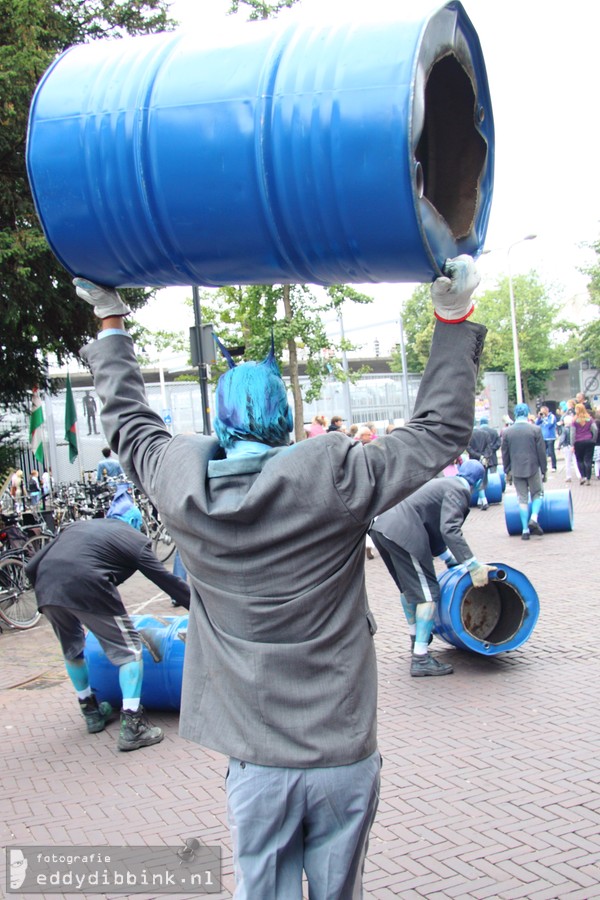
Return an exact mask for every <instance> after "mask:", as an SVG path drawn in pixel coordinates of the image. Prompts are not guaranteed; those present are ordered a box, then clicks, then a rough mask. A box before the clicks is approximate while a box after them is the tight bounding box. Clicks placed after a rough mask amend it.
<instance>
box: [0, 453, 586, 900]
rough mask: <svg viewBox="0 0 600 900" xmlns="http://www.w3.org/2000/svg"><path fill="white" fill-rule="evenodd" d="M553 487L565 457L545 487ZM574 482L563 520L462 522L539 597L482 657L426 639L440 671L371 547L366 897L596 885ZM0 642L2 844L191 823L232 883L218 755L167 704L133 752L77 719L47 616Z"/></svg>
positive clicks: (173, 840)
mask: <svg viewBox="0 0 600 900" xmlns="http://www.w3.org/2000/svg"><path fill="white" fill-rule="evenodd" d="M561 469H562V466H561ZM563 487H564V483H563V475H562V471H561V470H559V473H558V474H557V475H555V476H550V482H549V484H548V489H549V490H552V489H557V488H563ZM572 495H573V501H574V508H575V520H574V521H575V528H574V530H573V532H570V533H557V534H547V535H545V536H544V537H543V538H532V539H531V540H530V541H529V542H528V543H525V542H522V541H520V540H519V538H518V537H510V536H509V535H508V534H507V532H506V528H505V525H504V516H503V512H502V508H501V506H494V507H492V508H491V509H490V510H489V511H488V512H486V513H483V512H480V511H479V510H476V509H474V510H472V512H471V515H470V516H469V519H468V520H467V523H466V527H465V533H466V535H467V538H468V539H469V541H470V542H471V545H472V547H473V549H474V551H475V552H476V554H477V555H478V556H479V558H481V559H483V560H486V561H495V562H504V563H506V564H508V565H511V566H513V567H514V568H516V569H520V570H521V571H523V572H524V573H525V574H526V575H527V577H528V578H529V579H530V581H531V582H532V584H533V585H534V587H535V589H536V590H537V592H538V594H539V597H540V604H541V613H540V619H539V622H538V625H537V627H536V629H535V631H534V633H533V635H532V636H531V638H530V640H529V641H528V642H527V643H526V644H525V645H523V646H522V647H521V648H519V649H518V650H516V651H513V652H511V653H508V654H500V655H499V656H496V657H492V658H483V657H481V656H478V655H476V654H471V653H467V652H463V651H460V650H457V649H454V648H447V647H446V645H444V644H442V643H441V642H440V641H438V640H436V641H435V642H434V644H433V649H434V650H435V652H436V653H438V654H439V656H440V657H441V658H444V659H448V660H451V661H452V663H453V665H454V667H455V674H454V675H453V676H450V677H447V678H441V679H411V678H410V677H409V676H408V668H409V651H408V647H407V645H408V640H407V637H406V630H405V626H404V624H403V620H402V615H401V611H400V607H399V604H398V601H397V597H396V594H395V589H394V587H393V584H392V582H391V580H390V578H389V576H388V575H387V572H386V571H385V569H384V567H383V565H382V563H381V561H380V560H379V559H378V558H376V559H374V560H372V561H370V562H368V563H367V581H368V588H369V595H370V598H371V605H372V607H373V609H374V612H375V614H376V617H377V620H378V624H379V631H378V633H377V635H376V642H377V651H378V659H379V682H380V696H379V723H380V725H379V733H380V746H381V751H382V753H383V756H384V768H383V773H382V797H381V804H380V808H379V813H378V816H377V820H376V822H375V825H374V827H373V831H372V835H371V843H370V850H369V857H368V861H367V867H366V876H365V886H366V896H368V897H372V898H377V900H386V898H392V897H401V898H405V900H412V898H427V900H446V898H457V900H467V898H474V900H486V898H499V900H517V898H527V900H592V898H600V740H599V739H600V725H599V723H598V705H599V704H598V700H599V688H598V684H599V678H598V676H599V675H600V663H599V660H598V653H597V643H598V641H597V637H596V635H595V631H594V629H595V626H596V623H597V621H598V613H599V612H600V609H599V607H600V597H599V592H598V589H597V587H596V579H595V577H594V576H595V570H594V562H595V560H596V559H597V556H596V553H597V531H598V527H597V525H598V516H599V512H600V482H594V483H593V484H592V485H591V486H590V487H582V486H580V485H579V484H576V483H575V484H573V485H572ZM123 594H124V597H125V598H126V602H127V605H128V608H129V610H130V611H131V612H136V611H142V609H143V611H144V612H149V611H152V612H160V613H167V614H171V609H170V606H169V605H168V602H167V601H166V599H165V598H164V597H161V596H160V595H159V596H157V595H156V593H155V588H154V586H153V585H152V584H150V583H149V582H147V581H146V580H145V579H143V578H142V577H141V576H134V578H132V579H130V581H129V582H128V583H127V584H126V585H125V586H124V590H123ZM584 611H585V615H583V612H584ZM0 648H1V651H2V676H1V677H2V680H1V682H0V709H1V710H2V724H1V726H0V727H1V729H2V733H3V754H2V758H3V773H2V788H1V791H0V811H1V813H2V815H1V819H2V828H3V835H4V839H3V841H2V843H3V844H5V843H23V844H44V843H48V844H60V843H63V844H84V845H93V844H97V845H99V846H102V845H111V844H112V845H114V844H126V845H134V844H163V843H165V844H179V843H180V842H181V841H183V840H184V839H185V838H188V837H200V838H201V839H202V840H203V841H205V842H207V843H211V842H212V843H219V844H221V845H222V847H223V854H224V868H223V892H222V893H221V894H219V895H216V896H219V897H223V898H225V897H230V896H231V893H232V890H233V877H232V870H231V855H230V844H229V836H228V832H227V827H226V820H225V812H224V792H223V775H224V771H225V760H224V758H223V757H222V756H220V755H219V754H217V753H212V752H209V751H204V750H203V749H201V748H199V747H196V746H194V745H192V744H190V743H188V742H186V741H183V740H182V739H181V738H179V736H178V735H177V716H176V714H173V713H155V714H153V716H152V718H153V719H154V720H155V721H156V722H157V723H158V724H160V725H161V726H162V727H163V728H164V729H165V731H166V738H165V740H164V741H163V743H162V744H160V745H158V746H156V747H151V748H147V749H145V750H140V751H136V752H135V753H131V754H123V753H119V752H118V751H117V750H116V747H115V739H116V726H115V725H112V726H109V727H108V728H107V730H106V731H105V732H103V733H101V734H99V735H87V734H86V733H85V732H84V730H83V722H82V719H81V717H80V715H79V712H78V710H77V707H76V704H75V703H74V698H73V694H72V691H71V688H70V686H69V684H68V683H67V682H66V680H65V679H64V675H63V671H62V663H61V658H60V654H58V653H57V649H56V645H55V642H54V637H53V635H52V633H51V632H50V629H49V628H48V626H47V625H46V624H45V623H43V624H41V625H39V626H37V627H36V628H35V629H33V630H32V631H29V632H12V633H4V634H2V635H0ZM1 862H2V867H3V864H4V860H3V859H2V861H1ZM3 877H4V876H3V872H2V873H1V874H0V878H1V879H2V882H1V883H2V884H3V883H4V881H3ZM32 896H33V895H32ZM37 896H38V897H39V896H40V895H37ZM48 896H56V895H48ZM72 896H76V895H72ZM77 896H81V895H77ZM90 896H91V895H90ZM121 896H122V895H121ZM146 896H148V897H151V896H154V895H151V894H148V895H146ZM213 896H215V895H213Z"/></svg>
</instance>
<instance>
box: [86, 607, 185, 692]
mask: <svg viewBox="0 0 600 900" xmlns="http://www.w3.org/2000/svg"><path fill="white" fill-rule="evenodd" d="M188 618H189V617H188V616H152V615H146V616H132V617H131V620H132V622H133V624H134V626H135V628H136V630H137V631H138V633H139V634H140V637H141V638H142V642H143V650H142V659H143V662H144V679H143V682H142V704H143V705H144V706H145V707H146V708H147V709H174V710H178V709H179V707H180V704H181V682H182V678H183V657H184V652H185V638H186V635H187V626H188ZM85 658H86V660H87V664H88V669H89V673H90V685H91V686H92V689H93V690H94V691H95V692H96V695H97V697H98V699H99V700H108V702H109V703H111V704H112V706H114V707H115V708H116V709H119V708H120V706H121V689H120V687H119V669H118V667H117V666H115V665H114V664H113V663H111V662H110V660H109V659H108V657H107V656H105V654H104V650H103V649H102V647H101V646H100V644H99V643H98V640H97V638H96V637H95V636H94V635H93V634H92V633H91V631H90V632H88V634H87V637H86V640H85Z"/></svg>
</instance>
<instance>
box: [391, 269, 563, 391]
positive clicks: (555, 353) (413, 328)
mask: <svg viewBox="0 0 600 900" xmlns="http://www.w3.org/2000/svg"><path fill="white" fill-rule="evenodd" d="M552 293H553V291H552V289H551V288H548V287H547V286H545V285H544V284H542V282H541V281H540V279H539V277H538V276H537V274H536V273H535V272H530V273H529V274H527V275H520V276H517V277H516V278H513V294H514V297H515V309H516V318H517V323H518V343H519V362H520V366H521V378H522V382H523V394H524V396H525V398H526V399H527V400H529V401H530V400H531V399H532V398H535V397H537V396H539V395H540V394H543V392H544V389H545V386H546V382H547V381H548V379H549V378H550V377H551V375H552V372H553V371H554V369H555V368H557V367H558V366H559V365H561V364H562V363H564V362H567V361H568V359H569V357H570V356H571V355H572V351H573V346H574V342H575V341H576V337H575V333H576V329H575V326H574V325H573V324H572V323H570V322H566V321H564V320H561V319H559V308H560V304H559V303H558V302H557V301H556V300H553V299H552ZM474 318H475V319H476V321H477V322H481V323H482V324H483V325H485V326H486V327H487V329H488V334H487V337H486V341H485V348H484V352H483V355H482V358H481V372H484V371H490V372H505V373H506V374H507V375H508V380H509V390H510V392H511V394H512V396H513V397H514V395H515V364H514V351H513V339H512V321H511V314H510V292H509V284H508V278H502V279H500V280H499V281H498V282H497V283H496V285H495V286H494V287H493V288H491V289H490V290H487V291H485V292H484V293H483V294H481V295H479V296H478V298H477V305H476V311H475V315H474ZM403 322H404V335H405V344H406V362H407V367H408V371H409V372H417V373H420V372H422V371H423V370H424V368H425V364H426V363H427V359H428V357H429V348H430V346H431V338H432V335H433V327H434V324H435V318H434V315H433V307H432V304H431V297H430V292H429V285H426V284H423V285H419V287H418V288H417V289H416V290H415V291H414V292H413V294H412V295H411V297H410V299H409V300H408V301H407V303H406V305H405V308H404V313H403ZM390 368H391V369H392V371H402V363H401V358H400V351H399V349H398V350H397V351H396V352H395V353H394V354H393V356H392V363H391V365H390Z"/></svg>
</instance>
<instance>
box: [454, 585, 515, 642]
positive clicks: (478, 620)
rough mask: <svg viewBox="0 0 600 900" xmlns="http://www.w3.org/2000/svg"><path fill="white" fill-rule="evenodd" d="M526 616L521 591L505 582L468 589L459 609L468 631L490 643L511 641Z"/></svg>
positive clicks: (477, 638) (462, 621) (478, 638)
mask: <svg viewBox="0 0 600 900" xmlns="http://www.w3.org/2000/svg"><path fill="white" fill-rule="evenodd" d="M525 613H526V606H525V601H524V600H523V597H522V596H521V594H520V593H519V591H518V590H517V589H516V588H515V587H513V586H512V585H510V584H507V583H506V582H502V581H491V582H490V583H489V584H487V585H486V586H485V587H479V588H475V587H472V588H469V589H468V590H467V591H466V593H465V595H464V597H463V599H462V603H461V608H460V617H461V623H462V625H463V628H464V629H465V631H466V632H467V633H468V634H470V635H471V636H472V637H474V638H475V639H476V640H478V641H484V642H486V643H488V644H503V643H506V642H507V641H510V640H512V639H513V638H514V637H515V635H516V634H517V633H518V631H519V629H520V628H521V626H522V625H523V621H524V618H525Z"/></svg>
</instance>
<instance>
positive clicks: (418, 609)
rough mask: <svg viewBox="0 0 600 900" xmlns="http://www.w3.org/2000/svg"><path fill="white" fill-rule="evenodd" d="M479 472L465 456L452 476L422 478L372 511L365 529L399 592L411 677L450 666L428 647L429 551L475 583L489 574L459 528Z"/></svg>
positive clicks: (436, 594)
mask: <svg viewBox="0 0 600 900" xmlns="http://www.w3.org/2000/svg"><path fill="white" fill-rule="evenodd" d="M484 475H485V470H484V468H483V466H482V464H481V463H480V462H477V461H476V460H474V459H472V460H468V461H467V462H464V463H463V464H462V465H461V466H460V467H459V470H458V474H457V475H452V476H450V477H449V478H434V479H433V480H432V481H429V482H427V484H424V485H423V487H421V488H419V490H418V491H415V492H414V494H411V495H410V497H408V498H407V499H406V500H402V501H401V502H400V503H398V504H397V505H396V506H393V507H392V508H391V509H388V510H387V512H384V513H383V515H382V516H378V517H377V519H376V520H375V522H374V523H373V526H372V528H371V537H372V538H373V542H374V544H375V546H376V547H377V549H378V550H379V553H380V554H381V558H382V559H383V561H384V563H385V565H386V567H387V570H388V572H389V573H390V575H391V576H392V578H393V579H394V582H395V584H396V587H397V588H398V590H399V591H400V601H401V603H402V608H403V609H404V614H405V616H406V621H407V622H408V628H409V634H410V642H411V647H412V659H411V664H410V674H411V675H412V677H413V678H419V677H423V676H429V675H451V674H452V672H453V671H454V670H453V668H452V666H451V665H450V664H449V663H443V662H440V661H439V660H438V659H436V658H435V657H434V656H431V655H430V653H429V652H428V645H429V643H430V641H431V635H432V632H433V624H434V616H435V606H436V603H438V602H439V599H440V586H439V583H438V580H437V576H436V573H435V568H434V564H433V558H434V556H439V557H440V559H442V560H443V561H444V562H445V563H446V565H447V566H448V568H452V567H453V566H458V565H464V566H466V567H467V569H468V571H469V574H470V576H471V581H472V582H473V584H474V585H475V587H483V586H484V585H486V584H487V583H488V577H489V573H490V572H491V571H492V570H494V569H495V568H496V567H495V566H486V565H483V564H482V563H480V562H478V560H477V559H476V558H475V555H474V554H473V551H472V550H471V548H470V547H469V545H468V544H467V542H466V540H465V537H464V535H463V533H462V526H463V523H464V521H465V519H466V518H467V516H468V515H469V510H470V506H471V492H472V491H478V490H479V487H480V486H481V484H482V482H483V478H484Z"/></svg>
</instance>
